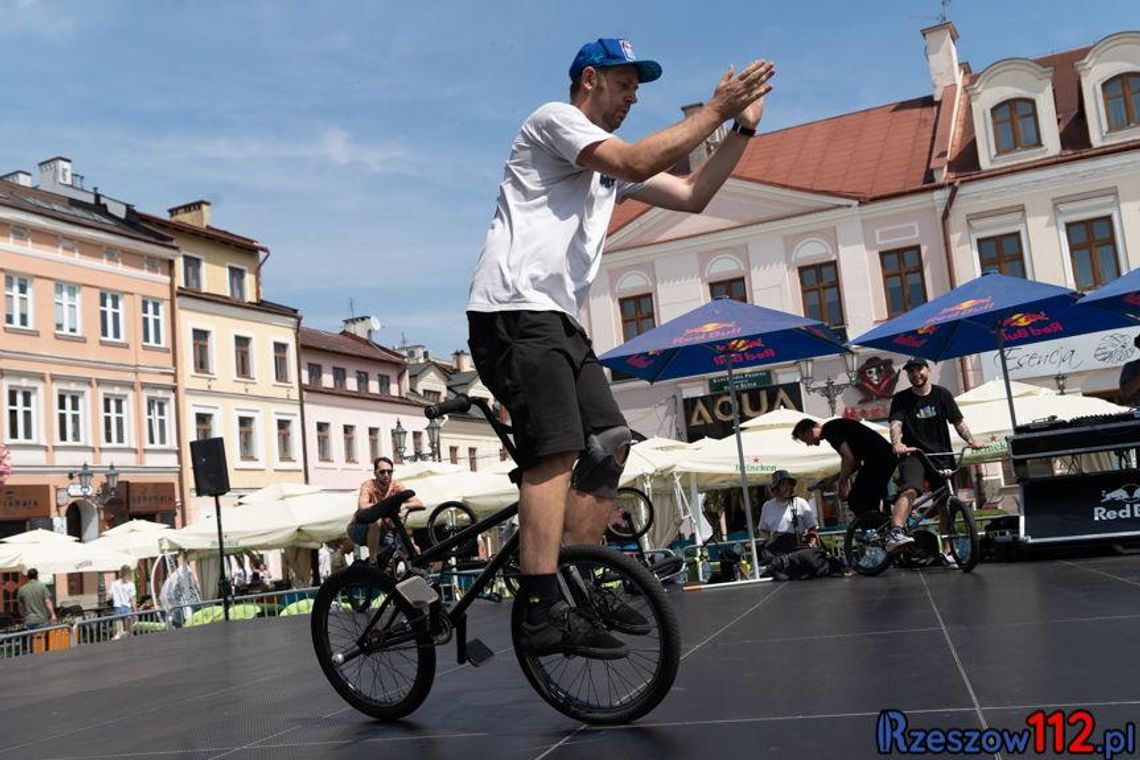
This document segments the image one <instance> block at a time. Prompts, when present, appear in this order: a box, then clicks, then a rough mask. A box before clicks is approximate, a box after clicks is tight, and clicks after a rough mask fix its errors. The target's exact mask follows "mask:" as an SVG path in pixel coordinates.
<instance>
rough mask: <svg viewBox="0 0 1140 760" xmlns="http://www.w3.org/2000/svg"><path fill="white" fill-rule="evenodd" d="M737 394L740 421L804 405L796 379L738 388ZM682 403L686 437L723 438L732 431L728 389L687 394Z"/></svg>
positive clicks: (799, 407)
mask: <svg viewBox="0 0 1140 760" xmlns="http://www.w3.org/2000/svg"><path fill="white" fill-rule="evenodd" d="M733 379H734V380H735V379H736V378H735V377H734V378H733ZM737 398H738V399H739V402H740V421H741V422H745V421H747V420H750V419H752V418H753V417H759V416H760V415H761V414H767V413H768V412H770V411H772V410H773V409H796V410H802V409H803V408H804V405H803V395H802V392H801V390H800V384H799V383H784V384H783V385H770V386H768V387H766V388H750V389H748V390H738V393H737ZM684 405H685V433H686V437H687V439H688V440H689V441H695V440H697V439H699V438H706V437H708V438H724V437H725V436H727V435H731V434H732V432H733V425H732V395H731V394H730V393H729V392H728V391H722V392H721V393H710V394H709V395H707V396H697V397H695V398H687V399H684Z"/></svg>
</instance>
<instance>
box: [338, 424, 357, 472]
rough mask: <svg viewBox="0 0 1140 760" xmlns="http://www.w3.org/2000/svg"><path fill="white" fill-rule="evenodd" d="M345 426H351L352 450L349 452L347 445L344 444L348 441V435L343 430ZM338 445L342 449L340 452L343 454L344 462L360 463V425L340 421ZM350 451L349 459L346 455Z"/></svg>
mask: <svg viewBox="0 0 1140 760" xmlns="http://www.w3.org/2000/svg"><path fill="white" fill-rule="evenodd" d="M345 428H352V451H351V452H350V451H349V449H348V446H347V445H346V444H347V443H348V436H347V435H346V433H347V431H346V430H345ZM340 447H341V449H342V453H343V454H344V462H345V464H359V463H360V425H357V424H356V423H355V422H354V423H351V424H348V423H344V422H342V423H341V425H340ZM350 453H351V454H352V458H351V459H350V458H349V456H348V455H349V454H350Z"/></svg>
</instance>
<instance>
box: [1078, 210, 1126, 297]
mask: <svg viewBox="0 0 1140 760" xmlns="http://www.w3.org/2000/svg"><path fill="white" fill-rule="evenodd" d="M1065 232H1066V233H1067V235H1068V238H1069V259H1070V260H1071V261H1072V264H1073V279H1074V280H1075V281H1076V284H1077V290H1092V289H1094V288H1099V287H1100V286H1101V285H1104V284H1105V283H1106V282H1109V281H1111V280H1115V279H1116V278H1117V277H1118V276H1119V275H1120V267H1119V265H1118V264H1117V258H1116V235H1115V233H1114V232H1113V229H1112V217H1109V216H1102V217H1100V218H1098V219H1087V220H1085V221H1083V222H1072V223H1070V224H1066V225H1065Z"/></svg>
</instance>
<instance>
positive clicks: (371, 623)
mask: <svg viewBox="0 0 1140 760" xmlns="http://www.w3.org/2000/svg"><path fill="white" fill-rule="evenodd" d="M389 588H391V584H390V583H388V582H387V579H386V578H385V576H384V574H383V573H382V572H380V570H378V569H376V568H375V567H372V566H370V565H365V564H356V565H352V566H350V567H348V568H346V569H345V570H342V571H341V572H339V573H336V574H334V575H332V576H330V577H329V578H328V580H326V581H325V582H324V583H323V584H321V588H320V590H319V591H318V592H317V597H316V600H315V601H314V602H313V610H312V619H311V621H310V624H311V627H312V638H313V648H314V649H315V650H316V654H317V661H318V662H319V663H320V665H321V670H322V671H324V674H325V677H326V678H328V679H329V683H331V684H332V686H333V688H334V689H336V692H337V693H338V694H340V696H341V697H342V698H343V699H344V700H345V701H346V702H348V703H349V704H350V705H352V706H353V707H355V708H356V709H357V710H359V711H360V712H362V713H364V714H366V715H370V716H372V717H373V718H379V719H380V720H395V719H397V718H402V717H404V716H405V715H407V714H409V713H411V712H412V711H413V710H415V709H416V708H417V707H419V706H420V704H421V703H422V702H423V701H424V699H426V698H427V695H428V692H430V691H431V685H432V681H433V680H434V679H435V645H434V643H433V642H432V637H431V635H430V633H429V632H428V628H427V621H426V618H425V616H424V615H423V613H421V612H419V611H417V610H416V609H415V608H414V607H412V605H410V604H408V603H407V602H406V601H404V599H403V598H402V597H401V596H399V595H398V594H396V593H392V594H388V593H387V591H386V589H389Z"/></svg>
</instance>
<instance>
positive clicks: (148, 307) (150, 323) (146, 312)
mask: <svg viewBox="0 0 1140 760" xmlns="http://www.w3.org/2000/svg"><path fill="white" fill-rule="evenodd" d="M142 342H143V345H144V346H161V345H162V301H159V300H157V299H154V298H144V299H142Z"/></svg>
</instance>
